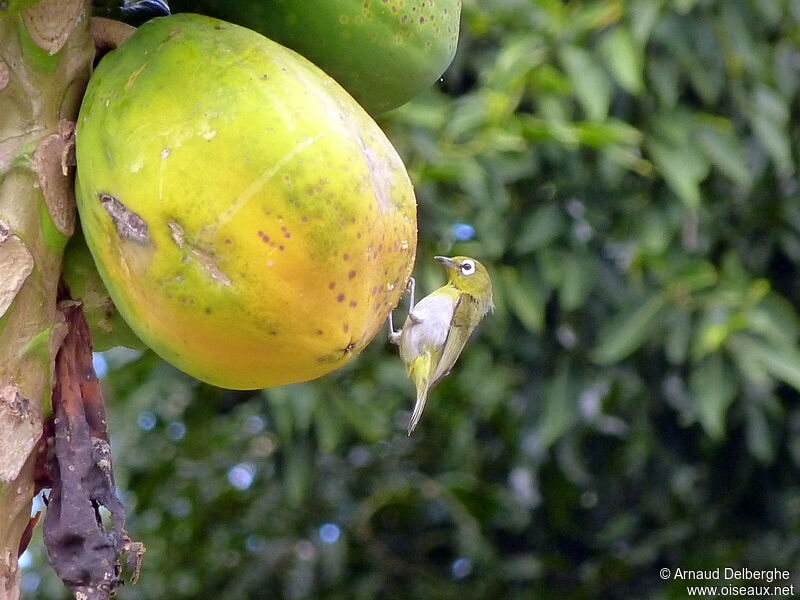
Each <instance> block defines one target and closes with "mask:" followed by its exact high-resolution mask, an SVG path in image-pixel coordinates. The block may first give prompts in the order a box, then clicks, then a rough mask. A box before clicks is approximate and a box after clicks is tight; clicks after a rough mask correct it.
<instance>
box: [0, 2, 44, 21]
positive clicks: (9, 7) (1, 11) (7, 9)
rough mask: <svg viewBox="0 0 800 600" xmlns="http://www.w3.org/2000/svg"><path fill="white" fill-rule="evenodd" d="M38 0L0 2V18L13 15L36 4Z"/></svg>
mask: <svg viewBox="0 0 800 600" xmlns="http://www.w3.org/2000/svg"><path fill="white" fill-rule="evenodd" d="M37 2H39V0H4V1H2V2H0V17H5V16H7V15H13V14H14V13H17V12H19V11H20V10H21V9H23V8H25V7H26V6H30V5H31V4H36V3H37Z"/></svg>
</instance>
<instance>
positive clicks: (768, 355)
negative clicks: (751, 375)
mask: <svg viewBox="0 0 800 600" xmlns="http://www.w3.org/2000/svg"><path fill="white" fill-rule="evenodd" d="M732 338H733V339H732V344H733V345H734V346H735V347H736V348H737V350H738V352H739V353H741V354H742V355H744V356H746V357H747V360H748V361H752V362H754V363H755V364H756V365H757V366H758V367H760V368H761V369H762V370H763V371H764V372H766V373H768V374H769V375H771V376H772V377H774V378H775V379H778V380H780V381H783V382H784V383H787V384H788V385H790V386H792V387H793V388H795V389H796V390H800V352H798V350H797V349H796V348H795V347H794V346H782V347H778V346H775V345H773V344H772V343H770V342H769V341H768V340H765V339H763V338H761V337H756V336H751V335H746V334H738V335H736V336H735V337H733V336H732ZM756 383H757V384H761V385H764V382H763V381H758V380H757V381H756Z"/></svg>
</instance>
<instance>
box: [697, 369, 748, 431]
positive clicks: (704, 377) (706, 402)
mask: <svg viewBox="0 0 800 600" xmlns="http://www.w3.org/2000/svg"><path fill="white" fill-rule="evenodd" d="M735 381H736V380H735V377H734V374H733V373H732V372H731V369H730V368H729V367H728V366H727V364H726V363H725V361H724V360H723V358H722V355H721V354H719V353H715V354H711V355H709V356H708V357H707V358H706V359H705V360H703V361H702V362H701V363H700V364H699V365H697V366H696V367H695V368H694V369H692V373H691V375H690V376H689V390H690V391H691V394H692V397H693V398H694V401H695V405H696V409H697V416H698V420H699V421H700V424H701V425H702V426H703V429H704V430H705V432H706V433H707V434H708V436H709V437H711V438H712V439H715V440H721V439H722V438H724V437H725V415H726V413H727V410H728V407H729V406H730V404H731V402H733V399H734V398H735V397H736V392H737V388H738V386H737V385H736V383H735Z"/></svg>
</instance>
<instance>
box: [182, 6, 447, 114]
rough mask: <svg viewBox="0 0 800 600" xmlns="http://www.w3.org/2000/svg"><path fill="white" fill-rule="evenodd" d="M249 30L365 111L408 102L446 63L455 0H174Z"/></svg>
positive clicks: (194, 10)
mask: <svg viewBox="0 0 800 600" xmlns="http://www.w3.org/2000/svg"><path fill="white" fill-rule="evenodd" d="M170 5H171V6H172V8H173V10H174V11H191V12H202V13H204V14H208V15H211V16H214V17H218V18H221V19H225V20H227V21H231V22H233V23H238V24H240V25H244V26H245V27H249V28H251V29H254V30H256V31H258V32H260V33H262V34H264V35H266V36H267V37H268V38H271V39H273V40H275V41H276V42H278V43H280V44H283V45H284V46H287V47H289V48H292V49H293V50H296V51H297V52H299V53H300V54H302V55H303V56H305V57H306V58H308V59H309V60H311V61H312V62H313V63H315V64H316V65H317V66H319V67H320V68H322V69H323V70H324V71H325V72H326V73H328V74H329V75H330V76H332V77H333V78H334V79H336V80H337V81H338V82H339V83H340V84H341V85H342V86H343V87H344V88H345V89H347V90H348V91H349V92H350V94H352V96H353V97H354V98H355V99H356V100H357V101H358V102H359V103H360V104H361V106H363V107H364V108H365V109H366V110H367V111H368V112H369V113H370V114H373V115H379V114H381V113H384V112H386V111H388V110H391V109H393V108H396V107H398V106H400V105H401V104H404V103H406V102H408V101H409V100H410V99H411V98H413V97H414V96H416V95H417V94H419V93H420V92H421V91H423V90H425V89H426V88H428V87H429V86H430V85H432V84H433V83H434V82H435V81H436V80H437V79H438V78H439V77H440V76H441V75H442V73H444V71H445V69H447V67H448V66H449V65H450V63H451V62H452V60H453V56H454V55H455V51H456V45H457V43H458V32H459V20H460V15H461V0H324V1H322V2H311V1H309V0H239V1H236V2H230V1H224V0H176V1H173V2H171V3H170Z"/></svg>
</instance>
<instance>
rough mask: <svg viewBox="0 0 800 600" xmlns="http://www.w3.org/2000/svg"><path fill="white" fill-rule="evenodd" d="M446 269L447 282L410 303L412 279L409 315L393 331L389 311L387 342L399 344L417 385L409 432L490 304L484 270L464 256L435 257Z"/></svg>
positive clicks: (492, 305)
mask: <svg viewBox="0 0 800 600" xmlns="http://www.w3.org/2000/svg"><path fill="white" fill-rule="evenodd" d="M435 258H436V260H438V261H439V262H441V263H442V264H443V265H444V266H445V267H446V268H447V284H445V285H443V286H442V287H440V288H439V289H438V290H436V291H435V292H433V293H431V294H430V295H428V296H425V298H423V299H422V300H420V301H419V302H418V303H417V304H414V280H413V279H412V280H411V281H410V282H409V290H410V293H411V301H410V308H409V311H408V317H406V322H405V323H404V324H403V328H402V329H401V330H400V331H394V329H393V327H392V321H391V315H389V341H390V342H392V343H394V344H398V345H399V346H400V358H401V359H402V360H403V363H404V364H405V365H406V369H407V371H408V376H409V377H411V379H412V381H413V382H414V385H415V386H416V388H417V400H416V403H415V404H414V412H413V414H412V415H411V421H410V423H409V424H408V434H409V435H411V432H412V431H414V428H415V427H416V426H417V423H419V419H420V417H421V416H422V411H423V410H424V408H425V400H426V399H427V397H428V391H429V390H430V389H431V388H432V387H433V386H434V385H436V384H437V383H438V382H439V381H440V380H441V379H442V378H443V377H444V376H445V375H447V374H448V373H450V369H452V368H453V365H454V364H455V362H456V360H457V359H458V357H459V355H460V354H461V351H462V350H463V349H464V345H465V344H466V343H467V339H468V338H469V336H470V334H471V333H472V331H473V330H474V329H475V327H477V325H478V323H480V321H481V319H482V318H483V317H484V315H486V313H488V312H489V311H490V310H492V309H493V308H494V303H493V302H492V282H491V280H490V279H489V274H488V273H487V272H486V268H485V267H484V266H483V265H482V264H481V263H479V262H478V261H477V260H475V259H472V258H468V257H466V256H455V257H453V258H447V257H445V256H436V257H435Z"/></svg>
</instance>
